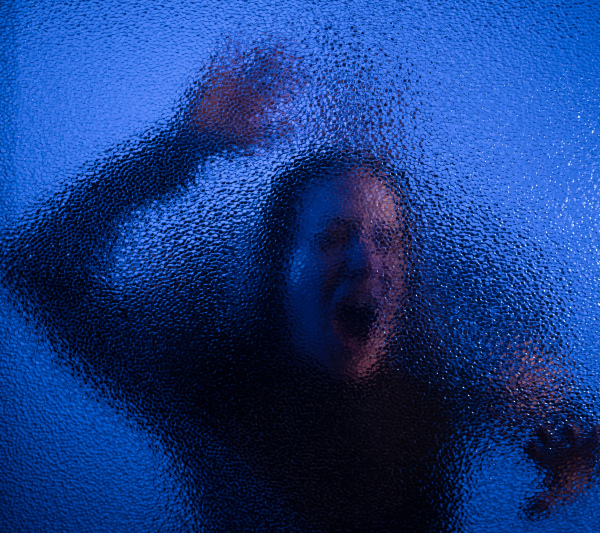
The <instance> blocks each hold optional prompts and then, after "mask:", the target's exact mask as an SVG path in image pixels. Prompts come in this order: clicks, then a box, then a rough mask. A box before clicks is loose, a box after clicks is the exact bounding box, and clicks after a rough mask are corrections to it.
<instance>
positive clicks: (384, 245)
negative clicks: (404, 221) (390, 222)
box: [371, 228, 402, 253]
mask: <svg viewBox="0 0 600 533" xmlns="http://www.w3.org/2000/svg"><path fill="white" fill-rule="evenodd" d="M371 238H372V240H373V244H374V246H375V249H376V250H377V251H378V252H381V253H385V252H389V253H391V252H395V251H398V250H400V248H402V233H401V232H400V231H399V230H398V229H392V228H377V229H376V230H375V231H374V232H373V234H372V236H371Z"/></svg>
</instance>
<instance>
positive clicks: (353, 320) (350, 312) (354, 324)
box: [335, 302, 378, 341]
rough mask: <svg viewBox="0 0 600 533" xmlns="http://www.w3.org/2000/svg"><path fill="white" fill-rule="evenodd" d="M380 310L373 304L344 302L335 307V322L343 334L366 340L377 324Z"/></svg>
mask: <svg viewBox="0 0 600 533" xmlns="http://www.w3.org/2000/svg"><path fill="white" fill-rule="evenodd" d="M377 317H378V310H377V307H376V306H374V305H372V304H365V303H356V302H342V303H340V304H339V305H338V306H336V309H335V323H336V326H337V329H338V330H339V331H340V332H341V333H342V335H345V336H348V337H353V338H354V339H356V340H361V341H366V340H367V339H368V338H369V336H370V334H371V333H372V330H373V328H374V327H375V326H376V324H377Z"/></svg>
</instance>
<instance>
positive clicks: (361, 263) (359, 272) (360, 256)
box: [346, 235, 373, 278]
mask: <svg viewBox="0 0 600 533" xmlns="http://www.w3.org/2000/svg"><path fill="white" fill-rule="evenodd" d="M372 259H373V258H372V252H371V250H370V249H369V246H368V243H367V242H365V239H363V238H362V237H361V236H360V235H357V236H355V237H354V238H353V239H352V241H351V243H350V246H349V247H348V248H347V251H346V269H347V271H348V273H349V274H350V275H351V277H353V278H360V277H364V276H368V275H369V274H370V273H371V268H372Z"/></svg>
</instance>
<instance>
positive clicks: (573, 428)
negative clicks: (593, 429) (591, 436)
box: [565, 424, 581, 444]
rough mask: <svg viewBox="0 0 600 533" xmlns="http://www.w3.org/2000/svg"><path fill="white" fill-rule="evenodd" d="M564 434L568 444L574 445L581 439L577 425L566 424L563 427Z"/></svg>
mask: <svg viewBox="0 0 600 533" xmlns="http://www.w3.org/2000/svg"><path fill="white" fill-rule="evenodd" d="M565 434H566V436H567V439H568V441H569V443H570V444H574V443H575V442H577V441H578V440H579V439H580V437H581V426H579V425H578V424H567V425H566V426H565Z"/></svg>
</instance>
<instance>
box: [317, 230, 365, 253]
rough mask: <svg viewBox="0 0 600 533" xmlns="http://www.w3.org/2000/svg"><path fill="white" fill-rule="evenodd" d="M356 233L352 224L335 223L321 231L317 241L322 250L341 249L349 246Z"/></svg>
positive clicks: (332, 250) (333, 250)
mask: <svg viewBox="0 0 600 533" xmlns="http://www.w3.org/2000/svg"><path fill="white" fill-rule="evenodd" d="M355 233H356V232H355V231H354V230H353V227H352V226H351V225H350V224H333V225H331V226H329V227H327V228H326V229H325V230H323V231H322V232H321V233H319V235H318V236H317V239H316V243H317V246H318V248H319V250H321V251H322V252H335V251H341V250H344V249H346V248H347V247H348V245H349V244H350V241H351V240H352V237H353V235H354V234H355Z"/></svg>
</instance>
